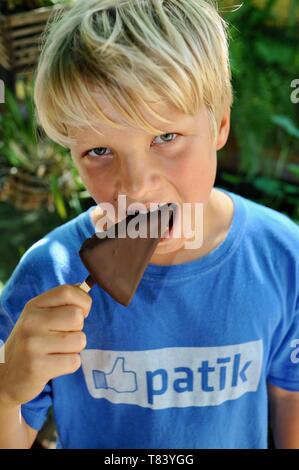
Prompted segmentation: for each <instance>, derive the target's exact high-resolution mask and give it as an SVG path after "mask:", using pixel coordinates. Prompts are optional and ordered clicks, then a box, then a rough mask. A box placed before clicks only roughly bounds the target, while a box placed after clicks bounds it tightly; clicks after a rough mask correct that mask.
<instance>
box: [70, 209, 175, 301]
mask: <svg viewBox="0 0 299 470" xmlns="http://www.w3.org/2000/svg"><path fill="white" fill-rule="evenodd" d="M175 211H176V206H175V204H174V203H169V204H164V205H163V206H160V207H159V208H157V209H156V210H155V211H152V212H150V211H148V212H147V213H139V214H138V215H136V214H129V215H128V216H127V217H126V218H125V219H123V220H121V221H120V222H119V223H117V224H115V225H113V226H111V227H110V228H109V229H108V230H106V231H105V232H102V233H101V234H99V235H101V237H99V236H98V234H97V233H95V234H94V235H93V236H92V237H91V238H87V239H86V240H85V241H84V242H83V244H82V246H81V249H80V251H79V254H80V257H81V260H82V261H83V263H84V265H85V266H86V268H87V269H88V271H89V273H90V275H89V276H88V278H87V279H86V280H85V282H83V283H82V284H81V286H80V287H81V289H83V290H85V291H86V292H88V291H89V290H90V289H91V287H92V286H93V285H94V284H95V283H97V284H99V285H100V286H101V287H102V288H103V289H104V290H105V291H106V292H108V294H110V295H111V297H113V298H114V299H115V300H116V301H117V302H119V303H120V304H122V305H124V306H128V305H129V303H130V302H131V300H132V298H133V295H134V293H135V291H136V289H137V287H138V284H139V282H140V280H141V278H142V276H143V273H144V270H145V269H146V267H147V265H148V263H149V261H150V259H151V257H152V255H153V253H154V251H155V249H156V246H157V244H158V243H159V241H160V239H161V238H162V237H163V235H164V234H165V232H166V230H167V228H168V227H169V230H170V229H171V227H172V225H173V221H174V217H175ZM135 217H138V221H139V223H140V225H136V224H137V221H134V222H136V224H135V223H134V222H132V224H133V226H134V227H135V230H136V231H138V234H141V236H137V237H136V238H131V237H130V236H129V235H130V226H129V224H130V222H131V221H132V220H133V219H134V218H135ZM132 224H130V225H131V228H132ZM136 227H137V228H136ZM142 228H143V229H142ZM144 233H145V235H146V238H144V237H143V235H144ZM151 234H154V235H155V236H151Z"/></svg>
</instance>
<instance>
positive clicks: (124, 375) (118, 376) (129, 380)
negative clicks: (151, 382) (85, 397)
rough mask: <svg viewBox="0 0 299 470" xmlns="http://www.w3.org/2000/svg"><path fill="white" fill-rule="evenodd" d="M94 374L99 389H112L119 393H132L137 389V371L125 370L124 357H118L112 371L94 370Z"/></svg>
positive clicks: (96, 386)
mask: <svg viewBox="0 0 299 470" xmlns="http://www.w3.org/2000/svg"><path fill="white" fill-rule="evenodd" d="M92 375H93V381H94V385H95V388H97V389H99V388H104V389H111V390H114V391H115V392H117V393H130V392H136V390H137V380H136V373H135V372H133V371H130V370H125V358H124V357H118V358H117V359H116V361H115V362H114V364H113V367H112V369H111V371H110V372H108V373H106V372H103V371H102V370H93V371H92Z"/></svg>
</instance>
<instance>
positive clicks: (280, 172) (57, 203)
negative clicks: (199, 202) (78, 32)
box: [0, 0, 299, 448]
mask: <svg viewBox="0 0 299 470" xmlns="http://www.w3.org/2000/svg"><path fill="white" fill-rule="evenodd" d="M82 1H83V0H82ZM218 3H219V9H220V11H222V12H223V16H224V18H225V19H226V20H227V21H228V22H229V23H230V37H231V45H230V56H231V64H232V72H233V87H234V93H235V102H234V106H233V110H232V123H231V133H230V137H229V141H228V143H227V145H226V147H225V148H224V149H223V150H222V151H221V152H220V153H219V157H218V175H217V180H216V186H219V187H222V188H226V189H228V190H230V191H233V192H236V193H238V194H240V195H242V196H244V197H247V198H249V199H251V200H254V201H256V202H258V203H260V204H263V205H266V206H269V207H271V208H273V209H275V210H278V211H280V212H281V213H284V214H286V215H288V216H289V217H290V218H292V219H293V220H294V221H295V222H296V223H298V224H299V52H298V44H299V0H245V1H244V2H243V4H242V7H241V8H239V9H236V10H235V9H234V8H232V7H233V6H236V5H239V4H241V2H240V1H231V0H223V1H221V0H220V1H219V2H218ZM69 5H70V2H69V0H0V79H1V80H3V82H4V83H5V103H4V100H3V99H1V82H0V233H1V244H0V292H1V289H2V288H3V286H4V285H5V282H6V281H7V279H8V278H9V276H10V275H11V273H12V271H13V269H14V268H15V266H16V265H17V263H18V261H19V259H20V257H21V256H22V255H23V253H24V252H25V251H26V250H27V248H29V247H30V246H31V245H32V244H33V243H34V242H35V241H37V240H38V239H40V238H41V237H42V236H43V235H45V234H46V233H48V232H49V231H50V230H51V229H53V228H55V227H56V226H58V225H61V224H62V223H64V222H66V221H68V220H69V219H71V218H73V217H75V216H76V215H78V214H79V213H81V212H82V211H84V210H86V209H87V208H88V207H90V206H91V205H93V204H94V202H93V200H92V199H91V198H90V196H89V194H88V192H87V191H86V190H85V188H84V186H83V184H82V182H81V180H80V178H79V176H78V174H77V171H76V170H75V168H74V167H73V165H72V162H71V158H70V154H69V151H68V150H66V149H64V148H63V147H60V146H59V145H57V144H55V143H53V142H51V141H49V140H48V139H47V138H46V137H44V136H43V135H42V133H41V132H40V129H38V128H37V130H36V126H35V122H34V108H33V101H32V92H33V82H32V80H33V71H34V68H35V65H36V61H37V59H38V54H39V45H40V39H41V34H42V32H43V30H44V28H45V25H46V23H47V21H48V20H49V18H50V17H51V15H52V14H53V13H54V11H55V10H56V9H60V8H68V7H69ZM232 10H235V11H232ZM2 91H3V90H2ZM2 95H3V93H2ZM2 98H3V96H2ZM270 445H272V442H271V443H270ZM41 446H43V447H45V448H51V447H55V428H54V423H53V420H52V414H50V416H49V419H48V421H47V423H46V425H45V427H44V429H43V430H42V431H41V432H40V433H39V436H38V439H37V441H36V443H35V447H41Z"/></svg>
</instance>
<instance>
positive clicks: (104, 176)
mask: <svg viewBox="0 0 299 470" xmlns="http://www.w3.org/2000/svg"><path fill="white" fill-rule="evenodd" d="M98 103H99V104H100V105H101V109H103V110H104V112H105V113H106V114H108V115H109V117H110V118H111V119H114V120H117V122H120V123H122V124H123V121H122V118H121V116H120V114H119V113H118V112H116V111H115V110H114V109H113V108H112V106H111V105H110V104H109V103H108V102H107V100H105V99H103V98H102V99H101V101H100V100H99V101H98ZM151 106H152V107H153V108H154V110H155V111H156V112H157V114H159V115H162V116H164V117H166V118H167V119H169V120H171V122H172V124H164V123H161V122H160V121H159V120H153V118H152V116H150V115H149V114H147V113H146V112H142V114H143V115H144V117H145V118H146V119H147V120H148V121H149V122H150V123H151V124H152V125H153V126H154V127H158V128H160V129H163V131H164V134H160V135H149V134H148V133H146V132H145V131H143V130H140V129H137V128H136V129H135V128H133V127H126V129H124V130H120V129H113V128H111V127H108V126H104V125H100V126H97V129H98V130H99V131H100V132H102V133H103V134H104V137H102V136H101V135H98V134H97V133H96V132H94V131H93V130H92V129H86V130H85V129H71V130H70V135H71V136H72V137H75V139H76V144H74V145H73V146H72V147H71V149H70V150H71V154H72V157H73V159H74V162H75V165H76V166H77V168H78V170H79V173H80V176H81V178H82V181H83V182H84V184H85V186H86V188H87V190H88V191H89V193H90V194H91V196H92V197H93V199H94V200H95V201H96V203H98V204H100V203H101V202H109V203H111V204H112V205H114V207H115V211H116V216H117V214H118V210H117V197H118V195H126V203H127V207H128V206H129V205H130V204H132V203H144V204H147V205H148V204H149V203H150V202H176V203H178V204H180V205H181V207H182V204H183V203H187V202H188V203H196V202H197V203H198V202H201V203H203V211H204V212H203V217H204V220H205V216H207V215H208V214H207V212H208V209H209V201H210V196H211V193H212V190H213V185H214V182H215V177H216V168H217V150H219V149H220V148H222V147H223V145H224V144H225V142H226V140H227V137H228V133H229V111H228V112H227V114H226V115H225V116H224V117H223V120H222V122H221V124H220V125H219V132H218V138H217V142H216V144H215V143H214V142H213V138H212V132H211V126H210V121H209V116H208V111H207V110H206V108H202V109H201V110H200V112H199V113H198V114H197V115H196V116H189V115H185V114H182V113H181V112H180V111H178V110H177V109H176V108H175V107H173V106H172V105H168V104H164V103H163V104H154V105H151ZM192 208H193V205H192ZM193 215H194V214H193ZM184 242H185V239H184V238H183V237H182V238H172V239H169V240H166V241H163V242H161V243H159V244H158V246H157V249H156V251H155V255H158V256H159V255H163V254H164V255H167V254H170V253H172V252H177V251H180V250H184Z"/></svg>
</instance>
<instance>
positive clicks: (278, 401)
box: [268, 384, 299, 449]
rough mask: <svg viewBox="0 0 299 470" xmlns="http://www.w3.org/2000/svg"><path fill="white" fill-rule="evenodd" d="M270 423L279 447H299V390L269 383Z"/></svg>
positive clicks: (276, 444)
mask: <svg viewBox="0 0 299 470" xmlns="http://www.w3.org/2000/svg"><path fill="white" fill-rule="evenodd" d="M268 394H269V402H270V423H271V428H272V431H273V438H274V442H275V446H276V448H278V449H299V392H289V391H288V390H284V389H282V388H280V387H276V386H274V385H270V384H269V385H268Z"/></svg>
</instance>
